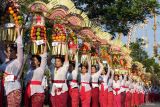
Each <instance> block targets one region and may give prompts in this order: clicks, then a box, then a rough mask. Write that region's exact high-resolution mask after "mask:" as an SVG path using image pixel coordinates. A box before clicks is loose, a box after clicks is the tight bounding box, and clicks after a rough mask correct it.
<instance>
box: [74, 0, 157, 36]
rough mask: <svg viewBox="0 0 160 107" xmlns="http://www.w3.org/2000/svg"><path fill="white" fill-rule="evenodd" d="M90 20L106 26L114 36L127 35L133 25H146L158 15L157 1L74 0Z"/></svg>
mask: <svg viewBox="0 0 160 107" xmlns="http://www.w3.org/2000/svg"><path fill="white" fill-rule="evenodd" d="M73 1H74V2H75V3H76V6H77V7H78V8H80V9H82V10H83V11H85V12H87V14H88V16H89V18H91V19H92V20H93V21H95V22H96V23H99V24H100V25H104V26H105V28H106V30H107V31H109V32H110V33H112V34H116V33H123V34H124V35H127V33H128V31H129V29H130V28H131V26H132V25H135V24H138V23H144V22H145V20H146V18H148V17H151V16H152V13H153V12H156V13H158V11H157V10H158V8H159V3H158V1H157V0H73Z"/></svg>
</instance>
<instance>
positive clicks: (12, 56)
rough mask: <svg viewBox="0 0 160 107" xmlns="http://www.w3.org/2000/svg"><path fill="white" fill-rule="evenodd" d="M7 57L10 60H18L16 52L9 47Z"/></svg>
mask: <svg viewBox="0 0 160 107" xmlns="http://www.w3.org/2000/svg"><path fill="white" fill-rule="evenodd" d="M6 57H7V58H9V59H16V58H17V53H16V50H14V49H12V48H11V47H7V49H6Z"/></svg>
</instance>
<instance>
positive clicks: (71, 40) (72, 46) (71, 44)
mask: <svg viewBox="0 0 160 107" xmlns="http://www.w3.org/2000/svg"><path fill="white" fill-rule="evenodd" d="M67 34H68V48H69V59H70V60H71V61H74V60H75V55H74V54H73V53H75V52H76V51H77V50H78V37H77V35H76V34H75V33H74V32H73V31H72V30H71V29H69V28H68V29H67Z"/></svg>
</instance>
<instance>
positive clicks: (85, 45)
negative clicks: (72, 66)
mask: <svg viewBox="0 0 160 107" xmlns="http://www.w3.org/2000/svg"><path fill="white" fill-rule="evenodd" d="M90 50H91V49H90V44H88V43H87V42H84V43H83V44H82V47H81V48H80V51H81V52H82V56H81V64H86V63H87V59H88V57H89V56H88V54H89V52H90Z"/></svg>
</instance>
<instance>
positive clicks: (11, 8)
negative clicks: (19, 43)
mask: <svg viewBox="0 0 160 107" xmlns="http://www.w3.org/2000/svg"><path fill="white" fill-rule="evenodd" d="M22 23H23V16H22V14H21V13H20V6H19V5H18V2H17V1H16V0H8V1H6V7H5V9H1V26H0V41H5V42H7V43H8V42H11V43H12V42H15V40H16V38H17V33H16V31H15V26H17V25H22Z"/></svg>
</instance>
